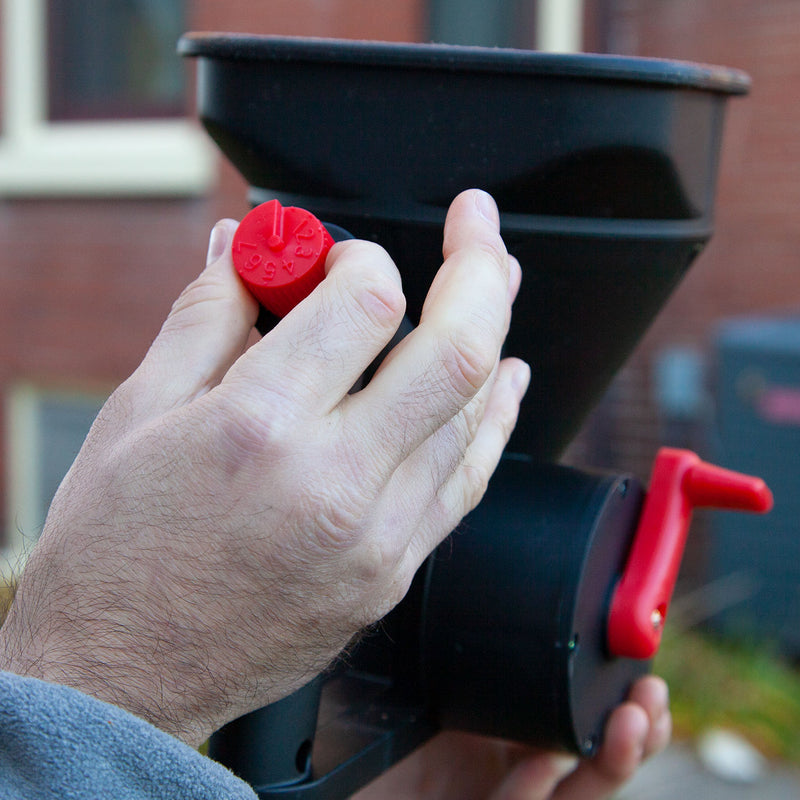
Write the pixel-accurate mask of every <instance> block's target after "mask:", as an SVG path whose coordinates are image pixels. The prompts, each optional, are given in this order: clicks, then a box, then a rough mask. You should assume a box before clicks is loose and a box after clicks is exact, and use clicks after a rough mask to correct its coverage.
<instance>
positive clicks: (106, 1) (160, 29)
mask: <svg viewBox="0 0 800 800" xmlns="http://www.w3.org/2000/svg"><path fill="white" fill-rule="evenodd" d="M47 8H48V18H47V22H48V42H49V48H48V59H47V62H48V70H47V85H48V108H47V110H48V118H49V119H50V120H53V121H55V120H75V119H110V118H117V119H125V118H148V117H155V118H160V117H181V116H182V115H183V114H184V111H185V92H184V82H183V65H182V64H181V62H180V60H179V59H178V58H176V57H175V42H177V40H178V37H179V36H180V35H181V34H182V33H183V32H184V31H185V30H186V22H185V16H186V14H185V9H184V3H183V2H175V1H174V0H172V2H170V0H101V1H98V0H95V1H94V2H92V3H87V2H86V0H48V3H47ZM101 64H102V65H103V68H102V69H98V65H101Z"/></svg>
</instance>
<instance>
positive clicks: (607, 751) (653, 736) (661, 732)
mask: <svg viewBox="0 0 800 800" xmlns="http://www.w3.org/2000/svg"><path fill="white" fill-rule="evenodd" d="M668 702H669V697H668V691H667V687H666V684H665V683H664V681H662V680H661V679H660V678H656V677H647V678H644V679H642V680H640V681H638V682H637V683H636V684H635V685H634V687H633V689H632V690H631V693H630V697H629V700H628V702H626V703H624V704H623V705H621V706H619V707H618V708H616V709H615V710H614V712H613V713H612V714H611V717H610V718H609V721H608V724H607V725H606V730H605V736H604V740H603V745H602V747H601V748H600V751H599V752H598V754H597V755H596V756H595V758H593V759H592V760H590V761H585V762H583V763H582V764H581V765H580V766H579V767H578V769H576V770H575V772H574V773H573V774H572V775H570V776H569V777H568V778H567V779H566V780H565V781H563V782H562V783H561V784H560V785H559V787H558V790H557V791H556V792H555V793H554V795H553V800H578V798H581V800H583V799H584V798H586V800H600V799H601V798H606V797H609V796H610V795H611V794H613V793H614V792H615V791H616V790H617V789H619V787H620V786H622V784H624V783H625V782H626V781H627V780H628V779H629V778H630V777H631V776H632V775H633V773H634V772H635V771H636V770H637V769H638V767H639V766H640V765H641V763H642V761H644V759H646V758H647V757H648V756H651V755H653V754H654V753H656V752H658V751H659V750H661V749H663V748H664V747H666V745H667V742H668V741H669V736H670V730H671V717H670V714H669V709H668Z"/></svg>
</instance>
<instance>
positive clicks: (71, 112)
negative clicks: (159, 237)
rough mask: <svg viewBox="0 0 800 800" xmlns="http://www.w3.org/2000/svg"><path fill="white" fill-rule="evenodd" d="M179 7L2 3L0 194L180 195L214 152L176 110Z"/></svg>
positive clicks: (206, 177) (104, 0) (169, 1)
mask: <svg viewBox="0 0 800 800" xmlns="http://www.w3.org/2000/svg"><path fill="white" fill-rule="evenodd" d="M184 6H185V4H184V1H183V0H93V2H91V3H87V2H86V0H2V14H3V19H2V30H3V42H2V57H3V63H2V77H3V91H2V103H3V107H2V114H1V115H0V119H2V133H1V134H0V195H37V194H38V195H59V194H62V195H64V194H66V195H80V194H93V195H137V194H138V195H153V194H162V195H163V194H168V195H186V194H197V193H200V192H202V191H204V190H205V189H207V188H208V186H209V185H210V182H211V178H212V173H213V164H214V155H213V151H212V148H211V145H210V143H209V142H208V141H207V139H206V136H205V134H204V133H203V132H202V131H201V130H200V128H199V126H197V125H196V124H195V122H194V121H192V120H189V119H188V118H187V117H186V113H185V87H184V74H185V73H184V66H183V64H182V63H181V61H180V59H179V58H178V56H177V55H175V43H176V41H177V38H178V36H179V35H180V33H181V32H182V29H183V28H184V27H185V25H184V14H185V11H184Z"/></svg>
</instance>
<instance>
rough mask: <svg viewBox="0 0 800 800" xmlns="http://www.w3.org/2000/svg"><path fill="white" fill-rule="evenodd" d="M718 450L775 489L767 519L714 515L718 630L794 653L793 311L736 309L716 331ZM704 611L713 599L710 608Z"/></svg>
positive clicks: (798, 504) (798, 652)
mask: <svg viewBox="0 0 800 800" xmlns="http://www.w3.org/2000/svg"><path fill="white" fill-rule="evenodd" d="M716 351H717V361H718V365H717V369H718V372H717V384H718V388H717V407H718V415H719V416H718V433H719V458H720V459H722V460H724V461H725V463H726V464H728V465H730V466H732V467H733V468H735V469H742V470H750V471H753V470H755V471H756V472H757V473H758V474H759V475H762V476H763V477H764V478H765V480H767V481H768V482H769V484H770V487H771V488H772V490H773V492H774V494H775V511H774V513H772V514H770V516H769V517H767V518H759V517H744V516H740V515H737V514H719V515H716V516H715V518H714V519H713V522H712V529H711V531H712V536H711V547H710V554H709V559H710V560H709V566H708V569H709V573H710V578H711V579H712V581H713V583H712V585H713V586H714V587H716V591H715V592H713V593H712V595H713V597H712V599H713V600H714V602H715V604H716V605H717V606H718V607H722V608H723V610H722V611H721V613H719V614H717V615H716V617H715V618H714V625H715V627H717V628H718V629H720V630H722V631H724V632H726V633H728V634H731V635H733V636H736V637H741V638H744V639H745V640H751V641H752V640H759V641H765V642H767V643H771V644H774V645H777V646H779V647H780V649H781V650H783V651H784V652H785V653H787V654H788V655H790V656H792V657H794V658H796V657H798V656H800V317H797V316H795V317H786V318H766V317H762V318H743V319H734V320H730V321H728V322H726V323H725V324H724V325H722V326H721V327H720V329H719V331H718V333H717V337H716ZM710 610H711V611H713V608H712V609H710Z"/></svg>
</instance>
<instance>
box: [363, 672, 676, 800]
mask: <svg viewBox="0 0 800 800" xmlns="http://www.w3.org/2000/svg"><path fill="white" fill-rule="evenodd" d="M531 713H535V709H532V711H531ZM671 729H672V718H671V716H670V713H669V708H668V693H667V687H666V684H665V683H664V682H663V681H662V680H661V679H660V678H655V677H646V678H642V679H641V680H640V681H639V682H638V683H637V684H636V685H635V686H634V687H633V689H632V690H631V694H630V697H629V698H628V702H626V703H624V704H623V705H621V706H619V707H618V708H617V709H615V710H614V712H613V713H612V714H611V716H610V718H609V720H608V724H607V725H606V730H605V735H604V740H603V745H602V746H601V748H600V750H599V752H598V753H597V755H596V756H595V757H594V758H592V759H590V760H587V761H581V762H576V760H575V759H574V758H573V757H570V756H564V755H558V754H554V753H543V752H536V751H530V750H527V749H525V748H523V747H521V746H520V745H515V744H507V743H505V742H500V741H497V740H492V739H485V738H482V737H480V736H473V735H469V734H461V733H445V734H442V735H440V736H438V737H436V738H435V739H433V740H432V741H431V742H429V743H428V744H427V745H425V746H424V747H422V748H421V749H419V750H417V751H416V752H414V753H412V754H411V755H410V756H408V758H406V759H405V760H403V761H401V762H400V763H399V764H398V765H397V766H395V767H394V768H392V769H391V770H389V771H388V772H387V773H385V774H384V775H382V776H381V777H380V778H379V779H378V780H376V781H375V782H374V783H372V784H370V785H369V786H368V787H366V788H365V789H363V790H362V791H361V792H359V793H358V794H357V795H356V796H355V797H354V798H353V800H383V798H387V797H391V798H392V800H451V798H458V800H603V798H607V797H610V796H612V795H613V794H614V792H615V791H616V790H617V789H619V788H620V786H621V785H622V784H624V783H625V782H626V781H627V780H628V778H630V777H631V776H632V775H633V773H634V772H635V771H636V769H637V768H638V767H639V765H640V764H641V763H642V761H643V760H644V759H645V758H648V757H649V756H651V755H654V754H655V753H658V752H659V751H660V750H663V749H664V747H666V745H667V743H668V741H669V737H670V733H671Z"/></svg>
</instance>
